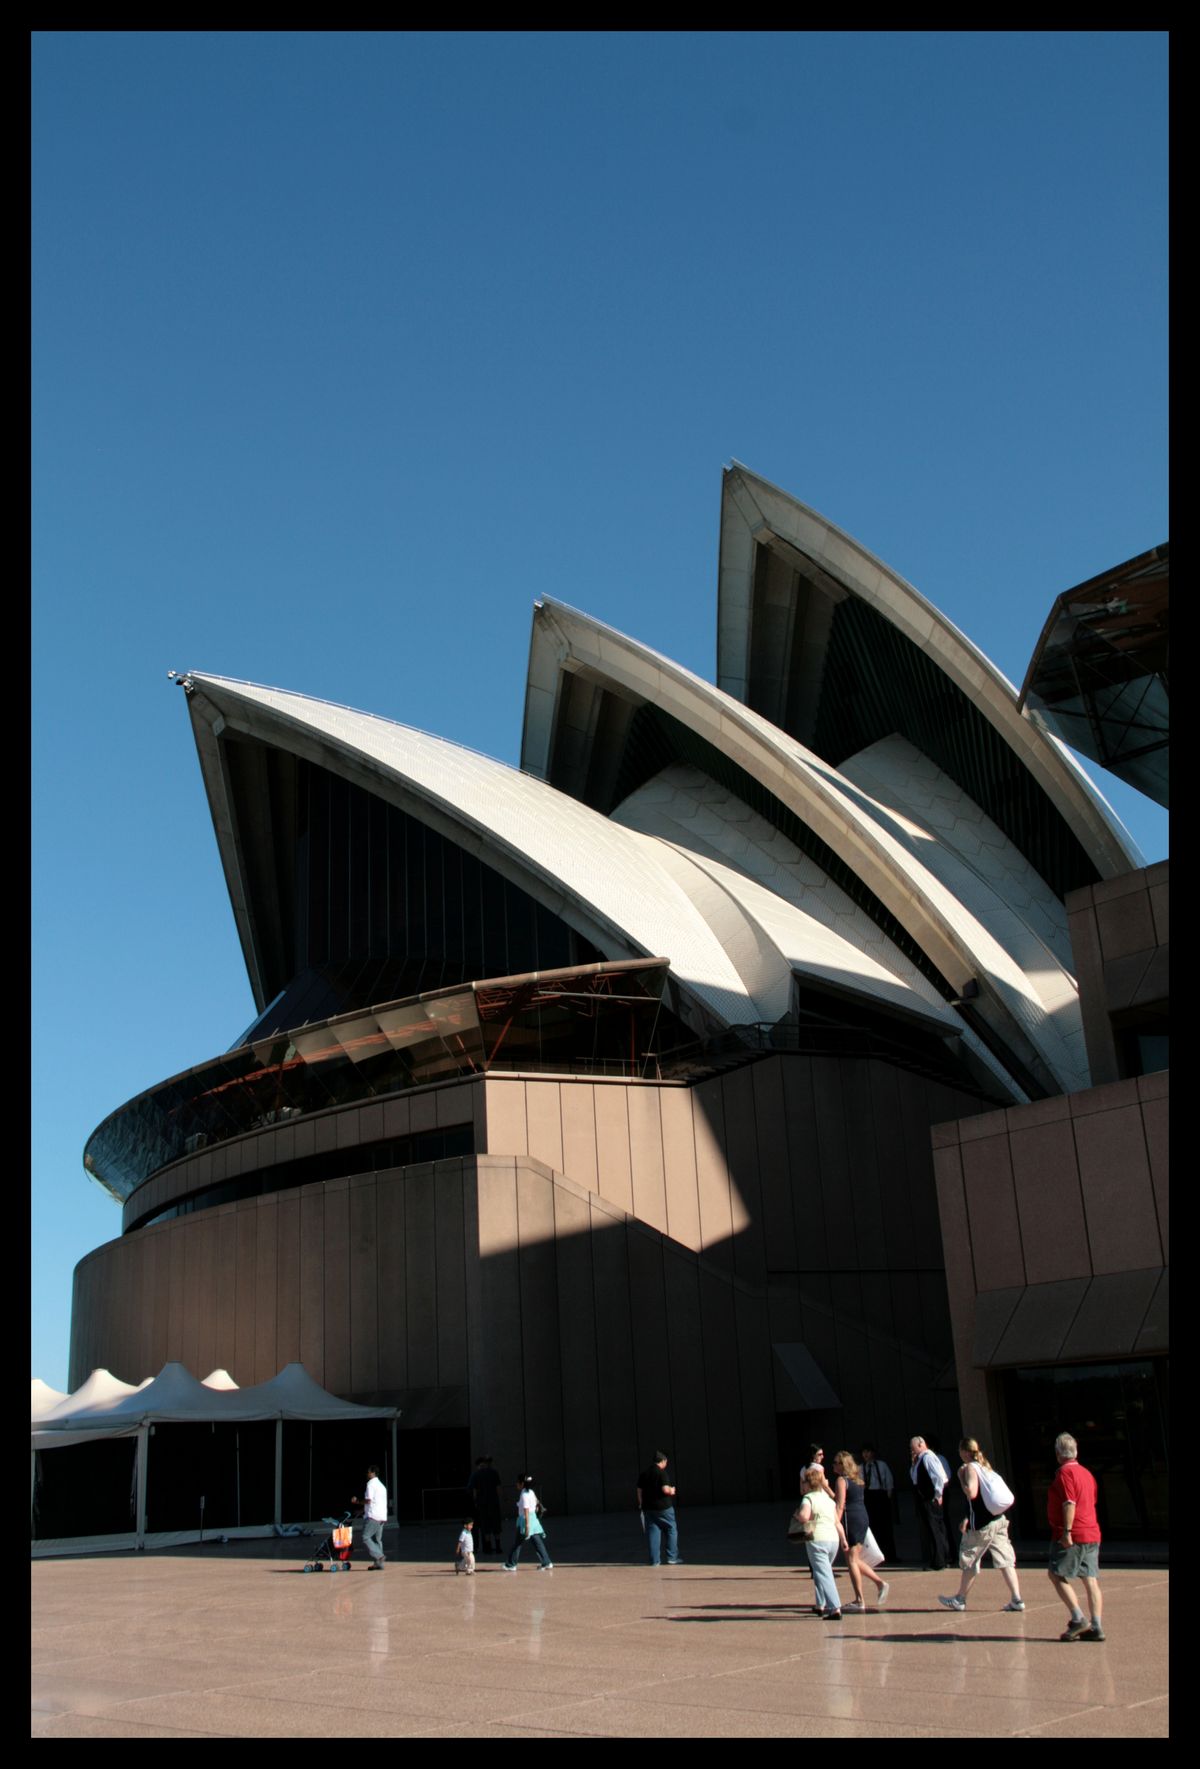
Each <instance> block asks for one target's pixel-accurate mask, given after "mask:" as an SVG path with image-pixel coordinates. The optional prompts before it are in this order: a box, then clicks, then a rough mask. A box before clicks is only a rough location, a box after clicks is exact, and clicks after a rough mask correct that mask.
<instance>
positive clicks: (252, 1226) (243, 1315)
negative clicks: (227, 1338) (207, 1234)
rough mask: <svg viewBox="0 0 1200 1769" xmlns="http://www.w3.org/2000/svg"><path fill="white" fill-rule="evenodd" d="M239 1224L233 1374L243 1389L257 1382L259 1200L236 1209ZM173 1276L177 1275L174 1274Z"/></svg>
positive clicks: (236, 1221) (236, 1220) (231, 1368)
mask: <svg viewBox="0 0 1200 1769" xmlns="http://www.w3.org/2000/svg"><path fill="white" fill-rule="evenodd" d="M234 1222H235V1223H236V1225H237V1229H236V1233H237V1302H236V1304H235V1307H236V1311H237V1319H236V1326H235V1328H234V1339H235V1351H234V1359H235V1361H234V1363H233V1364H232V1365H231V1366H230V1370H229V1373H230V1375H231V1376H232V1377H233V1379H234V1381H235V1382H236V1383H237V1384H238V1385H239V1386H240V1387H242V1388H245V1387H246V1386H247V1384H249V1383H251V1382H253V1381H254V1379H255V1377H254V1317H255V1313H256V1307H255V1305H256V1300H257V1291H258V1271H257V1265H258V1259H257V1254H258V1247H257V1240H258V1234H257V1231H258V1207H257V1205H256V1204H255V1203H253V1202H251V1203H247V1204H239V1205H238V1206H237V1208H236V1210H235V1212H234ZM172 1277H173V1274H172Z"/></svg>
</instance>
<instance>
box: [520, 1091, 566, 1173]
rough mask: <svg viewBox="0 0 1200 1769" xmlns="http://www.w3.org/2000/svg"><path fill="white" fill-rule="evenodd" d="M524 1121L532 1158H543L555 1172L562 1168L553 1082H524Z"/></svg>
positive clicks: (540, 1159)
mask: <svg viewBox="0 0 1200 1769" xmlns="http://www.w3.org/2000/svg"><path fill="white" fill-rule="evenodd" d="M525 1123H526V1131H527V1135H528V1139H529V1141H528V1149H529V1153H530V1154H531V1155H532V1156H533V1158H534V1160H535V1161H544V1162H545V1163H546V1166H547V1167H553V1168H554V1170H555V1172H556V1173H561V1172H562V1171H563V1138H562V1113H561V1107H560V1105H559V1098H558V1083H557V1082H556V1081H527V1082H526V1083H525Z"/></svg>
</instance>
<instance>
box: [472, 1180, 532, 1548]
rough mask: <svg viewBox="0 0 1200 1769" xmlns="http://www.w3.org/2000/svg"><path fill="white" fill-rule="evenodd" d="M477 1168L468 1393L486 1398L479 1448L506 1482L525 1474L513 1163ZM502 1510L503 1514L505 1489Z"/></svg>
mask: <svg viewBox="0 0 1200 1769" xmlns="http://www.w3.org/2000/svg"><path fill="white" fill-rule="evenodd" d="M476 1170H477V1174H478V1179H477V1187H476V1197H477V1199H478V1210H479V1295H480V1320H481V1323H482V1332H481V1339H480V1355H479V1358H478V1362H477V1364H476V1366H475V1369H476V1370H477V1372H478V1382H476V1381H475V1380H474V1379H473V1380H472V1389H471V1392H472V1400H473V1401H474V1400H475V1399H476V1397H477V1395H478V1393H479V1392H480V1391H482V1393H483V1394H485V1395H486V1397H487V1400H486V1408H485V1409H481V1411H480V1422H481V1423H480V1430H481V1431H482V1432H485V1433H486V1442H483V1443H482V1444H481V1447H482V1448H483V1449H484V1451H485V1453H490V1454H492V1455H494V1456H495V1457H496V1460H497V1464H498V1466H499V1467H500V1468H501V1471H502V1473H503V1474H504V1476H505V1480H506V1482H511V1481H513V1480H515V1479H516V1478H517V1477H518V1476H519V1475H520V1474H523V1473H524V1472H525V1470H524V1469H521V1468H514V1466H513V1463H514V1462H516V1461H520V1460H522V1459H523V1458H524V1456H525V1453H526V1450H525V1445H526V1437H525V1377H524V1368H523V1364H522V1358H521V1281H520V1273H519V1271H518V1261H519V1239H518V1234H517V1173H516V1165H515V1163H514V1162H508V1161H504V1162H501V1161H499V1160H495V1159H488V1160H480V1161H477V1163H476ZM474 1374H475V1372H474V1371H473V1378H474ZM504 1508H505V1516H506V1517H507V1516H508V1512H509V1491H508V1490H506V1491H505V1494H504Z"/></svg>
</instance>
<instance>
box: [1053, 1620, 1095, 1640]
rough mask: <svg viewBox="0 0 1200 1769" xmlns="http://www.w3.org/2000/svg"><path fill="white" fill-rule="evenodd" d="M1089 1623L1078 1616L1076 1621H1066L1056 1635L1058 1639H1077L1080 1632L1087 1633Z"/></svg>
mask: <svg viewBox="0 0 1200 1769" xmlns="http://www.w3.org/2000/svg"><path fill="white" fill-rule="evenodd" d="M1090 1625H1091V1624H1090V1623H1088V1622H1085V1621H1084V1619H1083V1617H1082V1616H1080V1618H1079V1620H1078V1621H1077V1622H1068V1623H1067V1625H1066V1627H1065V1628H1064V1629H1063V1631H1062V1633H1061V1634H1060V1635H1059V1636H1058V1637H1059V1639H1060V1640H1078V1639H1079V1636H1080V1635H1081V1634H1086V1633H1088V1631H1089V1629H1090Z"/></svg>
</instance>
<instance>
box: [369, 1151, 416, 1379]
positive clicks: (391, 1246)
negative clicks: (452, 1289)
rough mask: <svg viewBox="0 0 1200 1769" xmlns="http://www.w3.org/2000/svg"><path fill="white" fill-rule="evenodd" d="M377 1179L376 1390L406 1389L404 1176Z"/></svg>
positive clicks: (399, 1173) (394, 1174) (387, 1175)
mask: <svg viewBox="0 0 1200 1769" xmlns="http://www.w3.org/2000/svg"><path fill="white" fill-rule="evenodd" d="M377 1178H378V1190H377V1192H376V1235H377V1238H378V1256H377V1261H376V1273H377V1279H376V1281H377V1284H378V1297H379V1386H380V1388H382V1389H385V1390H386V1389H389V1388H407V1387H408V1255H407V1240H406V1237H405V1230H404V1176H403V1173H402V1171H400V1170H399V1169H396V1170H393V1171H390V1172H387V1173H380V1174H379V1175H378V1176H377Z"/></svg>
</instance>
